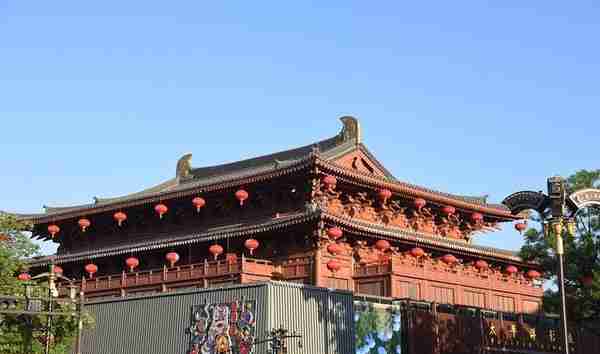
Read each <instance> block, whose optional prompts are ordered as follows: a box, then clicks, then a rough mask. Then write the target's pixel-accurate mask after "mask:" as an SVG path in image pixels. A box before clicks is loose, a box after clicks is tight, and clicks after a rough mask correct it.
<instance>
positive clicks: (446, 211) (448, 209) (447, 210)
mask: <svg viewBox="0 0 600 354" xmlns="http://www.w3.org/2000/svg"><path fill="white" fill-rule="evenodd" d="M455 212H456V208H454V207H453V206H450V205H447V206H445V207H444V208H443V209H442V213H444V214H446V215H447V216H450V215H452V214H454V213H455Z"/></svg>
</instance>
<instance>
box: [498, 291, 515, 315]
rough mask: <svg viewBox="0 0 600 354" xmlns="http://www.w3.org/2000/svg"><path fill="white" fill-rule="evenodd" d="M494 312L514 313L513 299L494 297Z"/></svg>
mask: <svg viewBox="0 0 600 354" xmlns="http://www.w3.org/2000/svg"><path fill="white" fill-rule="evenodd" d="M496 310H498V311H503V312H515V299H513V298H512V297H509V296H501V295H498V296H496Z"/></svg>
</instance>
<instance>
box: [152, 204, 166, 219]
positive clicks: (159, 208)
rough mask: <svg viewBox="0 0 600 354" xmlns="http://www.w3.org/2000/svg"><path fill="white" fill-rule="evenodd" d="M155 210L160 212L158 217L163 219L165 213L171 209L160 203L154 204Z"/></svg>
mask: <svg viewBox="0 0 600 354" xmlns="http://www.w3.org/2000/svg"><path fill="white" fill-rule="evenodd" d="M154 211H155V212H156V213H157V214H158V217H159V218H161V219H162V217H163V215H165V213H166V212H167V211H169V208H167V206H166V205H164V204H162V203H159V204H156V205H155V206H154Z"/></svg>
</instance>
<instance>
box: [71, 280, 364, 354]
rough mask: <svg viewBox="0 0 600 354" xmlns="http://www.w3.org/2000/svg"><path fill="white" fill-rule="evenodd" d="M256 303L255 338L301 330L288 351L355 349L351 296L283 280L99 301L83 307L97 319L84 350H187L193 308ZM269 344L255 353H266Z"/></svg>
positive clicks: (99, 353)
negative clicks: (278, 331) (276, 330)
mask: <svg viewBox="0 0 600 354" xmlns="http://www.w3.org/2000/svg"><path fill="white" fill-rule="evenodd" d="M242 298H243V299H244V300H245V301H256V314H255V318H256V335H257V340H261V339H264V338H265V333H266V332H267V331H268V330H270V329H272V328H274V327H279V326H281V325H282V326H283V327H284V328H286V329H288V330H290V331H291V330H296V331H297V332H298V333H300V334H302V336H303V339H302V340H301V342H302V346H303V348H302V349H301V348H299V346H298V340H289V341H288V349H289V350H288V353H289V354H296V353H298V354H299V353H311V354H312V353H319V354H321V353H323V354H334V353H335V354H338V353H341V354H346V353H348V354H350V353H354V328H353V322H352V304H353V297H352V294H351V293H350V292H344V291H334V290H328V289H323V288H315V287H310V286H303V285H298V284H292V283H284V282H268V283H257V284H251V285H243V286H242V285H238V286H232V287H227V288H219V289H202V290H200V289H199V290H192V291H187V292H180V293H171V294H165V295H160V296H147V297H141V298H130V299H116V300H112V301H98V302H94V303H90V304H89V305H87V306H86V308H87V311H89V312H91V313H92V314H93V316H94V317H95V319H96V326H95V328H94V329H91V330H88V331H86V332H84V337H83V351H82V352H83V353H85V354H118V353H127V354H138V353H139V354H186V353H187V350H188V349H189V342H190V335H189V334H188V333H187V331H186V330H187V328H189V326H190V325H191V313H192V306H194V305H200V304H204V303H223V302H233V301H236V300H241V299H242ZM268 348H269V347H268V345H267V344H261V345H258V346H256V348H255V353H258V354H263V353H265V354H266V353H268Z"/></svg>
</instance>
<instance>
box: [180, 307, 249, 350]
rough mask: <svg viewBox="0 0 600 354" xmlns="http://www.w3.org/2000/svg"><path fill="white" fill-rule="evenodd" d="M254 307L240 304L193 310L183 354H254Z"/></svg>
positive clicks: (194, 308)
mask: <svg viewBox="0 0 600 354" xmlns="http://www.w3.org/2000/svg"><path fill="white" fill-rule="evenodd" d="M255 307H256V303H255V302H254V301H244V300H242V301H234V302H230V303H219V304H203V305H197V306H194V307H193V308H192V325H191V326H190V328H189V333H190V335H191V339H190V349H189V351H188V352H187V354H220V353H226V354H251V353H254V340H255V337H256V319H255Z"/></svg>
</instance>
